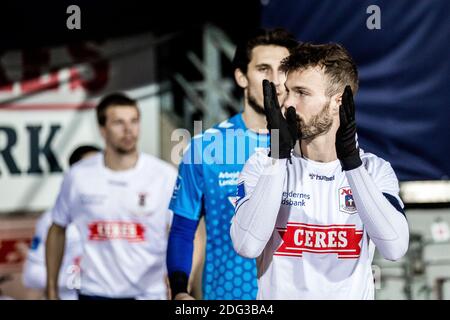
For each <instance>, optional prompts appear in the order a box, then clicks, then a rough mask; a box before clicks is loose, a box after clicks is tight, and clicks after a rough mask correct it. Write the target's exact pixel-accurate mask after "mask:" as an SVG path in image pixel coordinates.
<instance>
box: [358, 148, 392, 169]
mask: <svg viewBox="0 0 450 320" xmlns="http://www.w3.org/2000/svg"><path fill="white" fill-rule="evenodd" d="M360 156H361V161H362V163H363V165H364V167H365V168H366V169H367V171H369V172H370V173H376V172H378V171H386V170H390V171H393V169H392V166H391V164H390V163H389V161H387V160H385V159H383V158H381V157H379V156H377V155H376V154H373V153H371V152H365V151H364V150H362V149H360Z"/></svg>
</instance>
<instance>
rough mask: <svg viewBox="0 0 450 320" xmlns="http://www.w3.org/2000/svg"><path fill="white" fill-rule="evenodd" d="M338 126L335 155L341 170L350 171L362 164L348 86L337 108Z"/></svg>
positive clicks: (350, 90)
mask: <svg viewBox="0 0 450 320" xmlns="http://www.w3.org/2000/svg"><path fill="white" fill-rule="evenodd" d="M339 120H340V126H339V129H338V130H337V132H336V153H337V157H338V159H339V160H340V161H341V165H342V169H343V170H346V171H347V170H352V169H355V168H357V167H359V166H360V165H361V164H362V161H361V158H360V157H359V148H358V147H357V146H356V122H355V104H354V102H353V93H352V89H351V88H350V86H346V87H345V90H344V93H343V95H342V105H341V106H340V108H339Z"/></svg>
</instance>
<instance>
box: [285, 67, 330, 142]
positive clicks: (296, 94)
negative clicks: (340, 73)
mask: <svg viewBox="0 0 450 320" xmlns="http://www.w3.org/2000/svg"><path fill="white" fill-rule="evenodd" d="M327 84H328V82H327V78H326V76H325V75H324V73H323V71H322V70H321V69H320V68H318V67H316V68H312V67H311V68H307V69H304V70H300V71H292V72H289V73H288V75H287V80H286V83H285V87H286V98H285V100H284V102H283V108H288V107H290V106H293V107H295V110H296V112H297V115H298V118H297V119H298V121H299V130H301V133H302V138H303V139H313V138H314V137H317V136H319V135H321V134H325V133H327V132H328V131H329V130H330V128H331V126H332V124H333V117H334V116H335V115H334V114H332V113H331V108H330V104H331V101H332V99H331V97H328V96H327V95H326V94H325V90H326V88H327Z"/></svg>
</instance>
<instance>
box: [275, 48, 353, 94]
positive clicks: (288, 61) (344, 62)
mask: <svg viewBox="0 0 450 320" xmlns="http://www.w3.org/2000/svg"><path fill="white" fill-rule="evenodd" d="M317 66H318V67H320V68H323V71H324V74H325V75H326V76H327V77H328V81H329V84H328V87H327V89H326V90H325V94H326V95H327V96H329V97H331V96H333V95H335V94H337V93H340V92H343V91H344V88H345V86H346V85H350V87H351V88H352V91H353V94H354V95H355V94H356V91H358V69H357V68H356V64H355V62H354V61H353V59H352V57H351V56H350V54H349V53H348V51H347V50H346V49H345V48H344V47H343V46H341V45H340V44H337V43H327V44H312V43H302V44H299V45H298V46H297V47H296V48H295V49H293V50H292V52H291V55H290V56H289V57H286V58H285V59H283V61H282V63H281V69H282V70H283V71H284V72H290V71H298V70H302V69H306V68H309V67H312V68H314V67H317Z"/></svg>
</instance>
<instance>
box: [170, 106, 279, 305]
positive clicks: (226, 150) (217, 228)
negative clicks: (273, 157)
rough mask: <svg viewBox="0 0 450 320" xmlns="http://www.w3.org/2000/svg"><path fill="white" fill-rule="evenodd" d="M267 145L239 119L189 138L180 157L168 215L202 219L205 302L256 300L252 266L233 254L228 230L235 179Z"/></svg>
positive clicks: (265, 137) (251, 261)
mask: <svg viewBox="0 0 450 320" xmlns="http://www.w3.org/2000/svg"><path fill="white" fill-rule="evenodd" d="M269 142H270V138H269V135H267V134H258V133H256V132H254V131H251V130H248V129H247V128H246V126H245V124H244V121H243V119H242V114H241V113H239V114H237V115H236V116H233V117H232V118H230V119H228V120H225V121H223V122H222V123H220V124H218V125H216V126H214V127H213V128H211V129H208V130H206V131H204V132H203V133H202V134H201V135H198V136H195V137H194V138H193V139H192V141H191V144H190V145H189V146H188V148H187V149H186V151H185V153H184V156H183V160H182V162H181V163H180V166H179V173H178V179H177V183H176V187H175V190H174V193H173V196H172V200H171V202H170V209H171V210H172V211H173V212H174V214H176V215H180V216H182V217H184V218H187V219H191V220H199V219H200V217H201V215H202V214H204V215H205V224H206V238H207V239H206V254H205V255H206V256H205V265H204V269H203V298H204V299H205V300H216V299H223V300H230V299H241V300H247V299H255V298H256V293H257V282H256V263H255V260H254V259H247V258H243V257H241V256H239V255H238V254H237V253H236V252H235V251H234V249H233V244H232V242H231V237H230V225H231V218H232V217H233V215H234V206H235V201H236V194H237V181H238V177H239V174H240V172H241V170H242V168H243V166H244V164H245V162H246V161H247V159H248V158H249V157H250V156H251V155H252V154H253V153H254V152H255V150H256V149H258V148H267V147H268V146H269Z"/></svg>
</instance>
